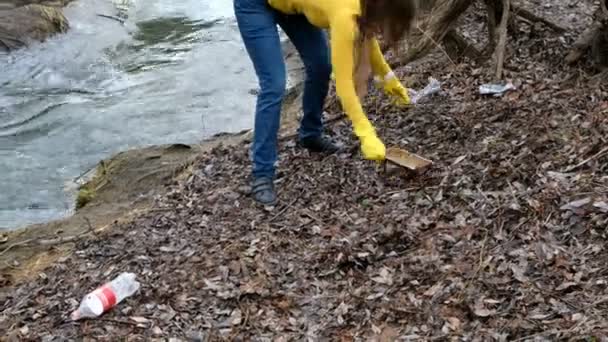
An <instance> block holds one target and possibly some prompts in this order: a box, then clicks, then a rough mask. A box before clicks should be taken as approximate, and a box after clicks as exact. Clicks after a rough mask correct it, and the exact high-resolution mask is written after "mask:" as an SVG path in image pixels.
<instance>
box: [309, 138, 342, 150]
mask: <svg viewBox="0 0 608 342" xmlns="http://www.w3.org/2000/svg"><path fill="white" fill-rule="evenodd" d="M300 146H302V147H304V148H306V149H308V150H309V151H311V152H317V153H328V154H332V153H336V152H338V151H339V150H340V146H338V145H337V144H335V143H334V142H333V141H331V140H330V139H329V138H327V137H324V136H318V137H310V138H304V139H300Z"/></svg>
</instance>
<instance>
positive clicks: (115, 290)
mask: <svg viewBox="0 0 608 342" xmlns="http://www.w3.org/2000/svg"><path fill="white" fill-rule="evenodd" d="M137 290H139V283H138V282H137V281H136V280H135V274H134V273H127V272H123V273H121V274H120V275H118V277H116V278H114V279H113V280H112V281H110V282H109V283H107V284H104V285H102V286H101V287H99V288H97V289H95V291H93V292H91V293H89V294H87V295H86V296H85V297H84V298H83V299H82V302H81V303H80V306H79V307H78V309H76V310H74V311H73V312H72V314H71V315H70V317H71V318H72V320H74V321H77V320H79V319H82V318H93V317H99V316H101V315H102V314H103V313H104V312H106V311H108V310H110V309H111V308H113V307H114V306H115V305H117V304H118V303H120V302H122V301H123V300H124V299H126V298H127V297H130V296H132V295H133V294H134V293H135V292H136V291H137ZM131 319H132V320H134V321H136V322H138V323H142V321H146V322H147V320H146V319H144V318H138V317H131Z"/></svg>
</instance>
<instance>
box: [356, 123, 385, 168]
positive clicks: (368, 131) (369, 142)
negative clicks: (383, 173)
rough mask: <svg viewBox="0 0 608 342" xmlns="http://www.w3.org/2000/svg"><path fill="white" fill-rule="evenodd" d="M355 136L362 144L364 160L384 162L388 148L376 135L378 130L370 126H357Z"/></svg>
mask: <svg viewBox="0 0 608 342" xmlns="http://www.w3.org/2000/svg"><path fill="white" fill-rule="evenodd" d="M355 135H357V137H359V141H360V142H361V152H362V153H363V158H365V159H367V160H375V161H383V160H384V159H385V158H386V147H385V146H384V144H383V143H382V141H381V140H380V139H379V138H378V135H376V130H375V129H374V128H373V127H372V126H371V125H370V126H355Z"/></svg>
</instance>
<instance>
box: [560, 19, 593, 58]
mask: <svg viewBox="0 0 608 342" xmlns="http://www.w3.org/2000/svg"><path fill="white" fill-rule="evenodd" d="M601 28H602V24H601V23H594V24H593V25H591V26H590V27H589V28H588V29H587V30H585V31H584V32H583V33H582V34H581V35H580V36H579V37H578V39H577V40H576V41H575V42H574V44H573V46H572V50H571V51H570V52H569V53H568V55H567V56H566V63H568V64H574V63H576V62H578V60H579V59H581V57H583V55H584V54H585V52H586V51H587V49H588V48H589V47H590V46H591V43H592V42H593V38H594V37H595V35H596V34H597V33H598V32H599V30H601Z"/></svg>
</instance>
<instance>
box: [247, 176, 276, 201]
mask: <svg viewBox="0 0 608 342" xmlns="http://www.w3.org/2000/svg"><path fill="white" fill-rule="evenodd" d="M251 194H252V195H253V199H254V200H256V202H258V203H260V204H263V205H268V206H273V205H275V204H276V203H277V194H276V192H275V190H274V184H273V182H272V179H271V178H268V177H260V178H256V179H254V180H253V182H252V183H251Z"/></svg>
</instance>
